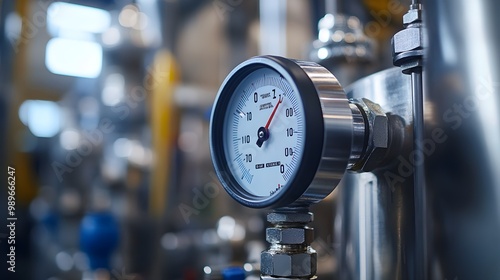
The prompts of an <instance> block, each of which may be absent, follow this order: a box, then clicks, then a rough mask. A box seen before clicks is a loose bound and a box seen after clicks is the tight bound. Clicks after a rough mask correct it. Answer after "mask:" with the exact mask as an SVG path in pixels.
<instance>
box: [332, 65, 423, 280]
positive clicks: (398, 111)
mask: <svg viewBox="0 0 500 280" xmlns="http://www.w3.org/2000/svg"><path fill="white" fill-rule="evenodd" d="M345 90H346V93H347V95H348V97H350V98H368V99H370V100H371V101H373V102H376V103H378V104H379V105H380V106H381V107H382V109H383V110H384V111H385V112H386V113H387V114H388V115H389V118H391V121H390V122H391V123H392V124H393V126H396V127H393V128H394V129H393V131H397V132H398V133H399V135H393V139H392V140H393V142H392V143H391V144H392V145H398V146H399V154H398V155H393V156H392V157H390V158H392V159H393V160H391V161H390V162H387V163H382V164H381V165H382V166H384V167H383V168H377V169H375V170H373V172H365V173H355V172H348V173H347V174H346V175H345V177H344V179H343V181H342V185H341V186H340V190H341V192H340V194H339V195H340V197H339V200H340V201H341V203H340V204H339V206H338V208H337V216H336V217H335V238H336V244H339V246H340V247H339V248H338V251H337V252H338V254H337V255H338V261H339V277H340V279H415V278H414V274H415V273H414V270H415V267H414V266H415V265H414V261H413V259H414V257H413V256H414V253H415V248H414V247H415V246H414V244H415V226H414V224H415V222H414V205H413V199H414V195H413V175H412V174H409V176H407V178H406V179H405V180H404V182H396V181H394V180H392V178H393V177H394V174H397V173H398V168H399V166H398V164H397V158H399V157H402V158H405V157H407V155H408V154H409V153H410V152H411V147H412V120H413V118H412V103H411V99H412V91H411V83H410V77H409V76H408V75H404V74H402V73H401V70H400V69H399V68H392V69H388V70H385V71H382V72H379V73H376V74H373V75H371V76H368V77H366V78H363V79H361V80H359V81H358V82H355V83H354V84H352V85H350V86H348V87H347V88H346V89H345ZM396 139H398V142H397V143H396V142H395V140H396ZM410 168H411V167H410Z"/></svg>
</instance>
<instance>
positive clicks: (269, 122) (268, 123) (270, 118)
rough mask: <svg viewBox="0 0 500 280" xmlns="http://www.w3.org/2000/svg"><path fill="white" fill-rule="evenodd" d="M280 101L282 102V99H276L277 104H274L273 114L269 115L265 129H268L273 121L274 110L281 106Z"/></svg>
mask: <svg viewBox="0 0 500 280" xmlns="http://www.w3.org/2000/svg"><path fill="white" fill-rule="evenodd" d="M281 101H283V98H282V97H281V96H280V98H279V99H278V103H276V106H275V107H274V110H273V112H272V113H271V116H270V117H269V120H267V123H266V126H265V129H266V130H267V129H269V125H270V124H271V121H272V120H273V118H274V114H275V113H276V110H277V109H278V107H279V106H280V104H281Z"/></svg>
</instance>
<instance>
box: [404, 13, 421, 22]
mask: <svg viewBox="0 0 500 280" xmlns="http://www.w3.org/2000/svg"><path fill="white" fill-rule="evenodd" d="M421 20H422V10H420V9H410V10H409V11H408V12H407V13H406V14H404V15H403V24H405V25H408V24H411V23H414V22H418V21H421Z"/></svg>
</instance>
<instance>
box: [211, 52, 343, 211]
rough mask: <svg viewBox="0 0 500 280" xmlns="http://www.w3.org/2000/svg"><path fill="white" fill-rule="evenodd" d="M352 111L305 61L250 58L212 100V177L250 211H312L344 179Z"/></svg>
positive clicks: (330, 79)
mask: <svg viewBox="0 0 500 280" xmlns="http://www.w3.org/2000/svg"><path fill="white" fill-rule="evenodd" d="M351 140H352V112H351V110H350V107H349V104H348V101H347V98H346V97H345V94H344V92H343V90H342V88H341V87H340V85H339V84H338V82H337V80H336V79H335V77H334V76H333V75H332V74H331V73H330V72H329V71H328V70H326V69H325V68H323V67H321V66H319V65H317V64H315V63H309V62H299V61H293V60H289V59H285V58H281V57H276V56H261V57H255V58H252V59H250V60H247V61H246V62H244V63H242V64H240V65H239V66H237V67H236V68H235V69H234V70H233V71H232V72H231V73H230V74H229V75H228V77H227V78H226V79H225V81H224V83H223V84H222V86H221V88H220V90H219V93H218V95H217V98H216V101H215V104H214V107H213V111H212V118H211V128H210V148H211V154H212V160H213V163H214V166H215V170H216V173H217V175H218V177H219V179H220V181H221V183H222V185H223V187H224V188H225V190H226V191H227V192H228V193H229V194H230V195H231V196H232V197H233V198H235V199H236V200H237V201H238V202H240V203H242V204H244V205H246V206H249V207H254V208H262V207H282V206H290V205H300V204H304V205H305V204H310V203H314V202H317V201H319V200H321V199H322V198H324V197H325V196H326V195H328V194H329V193H330V192H331V191H332V190H333V189H334V188H335V186H336V185H337V183H338V181H339V180H340V178H341V177H342V174H343V173H344V172H345V169H346V166H347V161H348V159H349V155H350V148H351Z"/></svg>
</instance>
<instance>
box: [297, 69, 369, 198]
mask: <svg viewBox="0 0 500 280" xmlns="http://www.w3.org/2000/svg"><path fill="white" fill-rule="evenodd" d="M297 63H298V64H299V65H300V67H302V69H303V70H304V72H305V73H306V74H307V75H308V76H309V78H310V79H311V81H312V82H313V84H314V86H315V87H316V89H317V92H318V96H319V100H320V102H321V108H322V110H323V120H324V126H325V140H324V144H323V154H322V158H321V162H320V164H319V167H318V170H317V172H316V176H315V178H314V180H313V181H312V183H311V185H310V186H309V188H308V189H307V190H306V192H305V193H304V195H303V197H302V198H301V199H302V200H309V201H319V200H321V199H323V198H324V197H326V196H327V195H328V194H329V193H330V192H332V190H334V189H335V187H336V186H337V184H338V183H339V182H340V180H341V179H342V177H343V175H344V173H345V170H346V168H347V164H348V161H349V159H350V157H351V150H352V149H354V150H355V151H357V150H359V147H354V148H353V147H352V144H353V143H354V144H356V145H357V144H359V143H362V141H363V140H357V139H356V140H353V137H361V139H363V138H364V133H363V135H362V136H361V134H360V133H356V134H354V133H353V130H354V125H353V114H357V113H359V111H353V110H351V107H350V105H349V102H348V100H347V98H346V95H345V93H344V90H343V89H342V87H341V85H340V84H339V83H338V81H337V78H335V76H333V74H332V73H331V72H330V71H328V70H327V69H326V68H324V67H323V66H320V65H318V64H316V63H314V62H305V61H298V62H297ZM359 114H360V113H359ZM359 117H361V116H360V115H357V116H356V120H359ZM360 129H362V128H361V127H360V126H356V130H360ZM361 148H362V147H361Z"/></svg>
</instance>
